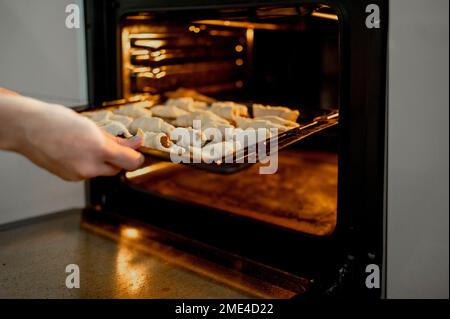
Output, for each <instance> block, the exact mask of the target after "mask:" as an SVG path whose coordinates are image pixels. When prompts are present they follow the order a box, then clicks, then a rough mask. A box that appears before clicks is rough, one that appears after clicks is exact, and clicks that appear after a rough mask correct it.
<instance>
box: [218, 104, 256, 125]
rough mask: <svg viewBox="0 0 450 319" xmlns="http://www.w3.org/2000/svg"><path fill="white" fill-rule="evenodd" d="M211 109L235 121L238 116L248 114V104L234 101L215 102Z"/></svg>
mask: <svg viewBox="0 0 450 319" xmlns="http://www.w3.org/2000/svg"><path fill="white" fill-rule="evenodd" d="M211 111H212V112H214V113H215V114H217V115H218V116H220V117H223V118H225V119H227V120H230V121H234V120H235V118H236V117H237V116H248V110H247V106H245V105H243V104H237V103H234V102H214V103H213V104H211Z"/></svg>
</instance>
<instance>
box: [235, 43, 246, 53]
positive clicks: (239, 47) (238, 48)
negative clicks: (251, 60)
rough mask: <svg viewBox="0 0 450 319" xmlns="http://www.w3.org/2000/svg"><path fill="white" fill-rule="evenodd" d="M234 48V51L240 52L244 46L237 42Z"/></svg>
mask: <svg viewBox="0 0 450 319" xmlns="http://www.w3.org/2000/svg"><path fill="white" fill-rule="evenodd" d="M234 50H236V52H242V50H244V47H243V46H242V45H240V44H238V45H237V46H235V47H234Z"/></svg>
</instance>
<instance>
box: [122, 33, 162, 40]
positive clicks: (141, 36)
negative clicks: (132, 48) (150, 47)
mask: <svg viewBox="0 0 450 319" xmlns="http://www.w3.org/2000/svg"><path fill="white" fill-rule="evenodd" d="M157 37H160V35H159V34H157V33H134V34H130V35H129V38H130V39H155V38H157Z"/></svg>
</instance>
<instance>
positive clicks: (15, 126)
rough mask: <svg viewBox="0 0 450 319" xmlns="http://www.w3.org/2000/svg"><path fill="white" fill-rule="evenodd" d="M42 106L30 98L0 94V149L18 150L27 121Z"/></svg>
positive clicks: (42, 104) (42, 107) (41, 109)
mask: <svg viewBox="0 0 450 319" xmlns="http://www.w3.org/2000/svg"><path fill="white" fill-rule="evenodd" d="M44 108H45V106H44V103H42V102H40V101H37V100H34V99H31V98H27V97H23V96H12V95H4V94H0V119H1V125H0V149H3V150H10V151H18V149H19V146H20V144H21V143H23V141H24V140H25V139H26V126H27V122H28V121H29V120H30V118H35V116H36V114H38V113H40V112H43V111H44Z"/></svg>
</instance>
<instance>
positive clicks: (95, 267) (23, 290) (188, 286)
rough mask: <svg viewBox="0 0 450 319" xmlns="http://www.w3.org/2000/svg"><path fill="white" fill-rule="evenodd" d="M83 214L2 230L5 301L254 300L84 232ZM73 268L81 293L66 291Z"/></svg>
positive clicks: (0, 271)
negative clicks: (72, 267) (68, 268)
mask: <svg viewBox="0 0 450 319" xmlns="http://www.w3.org/2000/svg"><path fill="white" fill-rule="evenodd" d="M80 213H81V211H78V210H77V211H69V212H63V213H60V214H54V215H49V216H46V217H43V218H39V219H37V220H34V221H32V222H30V223H19V224H17V225H12V226H11V225H10V226H7V227H2V228H0V298H249V297H253V296H249V295H247V294H245V293H243V292H241V291H239V290H236V289H233V288H231V287H228V286H226V285H224V284H222V283H219V282H216V281H214V280H212V279H209V278H206V277H204V276H201V275H199V274H196V273H194V272H192V271H189V270H187V269H183V268H180V267H178V266H175V265H173V264H171V263H170V262H168V261H165V260H162V259H160V258H157V257H155V256H152V255H150V254H147V253H145V252H142V251H139V250H135V249H134V248H133V247H131V246H129V245H127V244H126V243H121V242H114V241H111V240H109V239H107V238H104V237H101V236H97V235H95V234H93V233H91V232H88V231H86V230H84V229H82V228H80ZM134 235H135V234H134V233H133V232H132V230H130V233H129V234H128V236H134ZM68 264H77V265H78V266H79V268H80V288H79V289H68V288H67V287H66V285H65V282H66V276H67V275H68V274H67V273H66V266H67V265H68Z"/></svg>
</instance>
